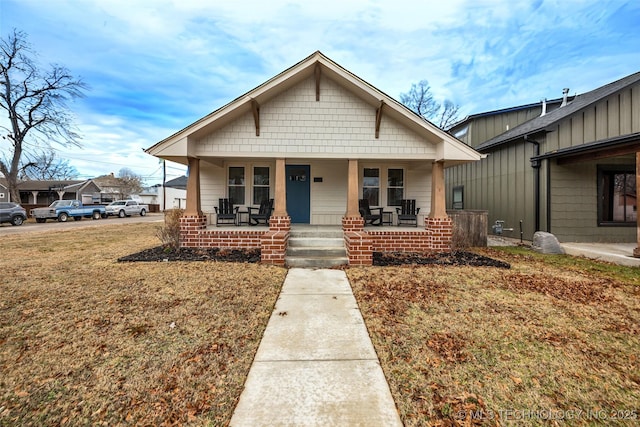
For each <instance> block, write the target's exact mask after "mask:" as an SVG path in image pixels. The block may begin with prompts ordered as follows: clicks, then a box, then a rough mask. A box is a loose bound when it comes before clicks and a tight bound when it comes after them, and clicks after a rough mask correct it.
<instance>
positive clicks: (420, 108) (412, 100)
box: [400, 80, 460, 129]
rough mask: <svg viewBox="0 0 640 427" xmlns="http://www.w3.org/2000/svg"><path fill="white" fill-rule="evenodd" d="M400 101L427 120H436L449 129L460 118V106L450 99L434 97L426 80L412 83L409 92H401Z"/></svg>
mask: <svg viewBox="0 0 640 427" xmlns="http://www.w3.org/2000/svg"><path fill="white" fill-rule="evenodd" d="M400 102H402V103H403V104H404V105H405V107H407V108H409V109H411V110H412V111H413V112H415V113H416V114H418V115H419V116H421V117H422V118H424V119H425V120H429V121H432V122H435V124H437V125H438V126H439V127H441V128H442V129H447V128H448V127H450V126H451V125H453V124H454V123H455V122H457V121H458V120H459V117H458V112H459V111H460V106H459V105H455V104H454V103H453V102H451V101H449V100H448V99H445V100H444V102H442V103H440V102H438V101H437V100H436V99H434V97H433V94H432V93H431V87H430V86H429V82H428V81H426V80H421V81H420V82H419V83H417V84H416V83H414V84H412V85H411V89H409V92H407V93H401V94H400Z"/></svg>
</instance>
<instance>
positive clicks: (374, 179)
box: [362, 168, 380, 206]
mask: <svg viewBox="0 0 640 427" xmlns="http://www.w3.org/2000/svg"><path fill="white" fill-rule="evenodd" d="M362 198H363V199H367V200H369V206H378V205H379V200H380V169H378V168H364V177H363V180H362Z"/></svg>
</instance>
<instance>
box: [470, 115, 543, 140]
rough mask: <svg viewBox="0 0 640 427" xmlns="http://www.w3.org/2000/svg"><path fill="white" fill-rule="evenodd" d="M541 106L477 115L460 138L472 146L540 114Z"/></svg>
mask: <svg viewBox="0 0 640 427" xmlns="http://www.w3.org/2000/svg"><path fill="white" fill-rule="evenodd" d="M541 112H542V107H535V108H528V109H524V110H518V111H512V112H509V113H504V114H495V115H489V116H486V117H479V118H478V119H476V120H474V121H473V122H472V123H471V124H470V125H469V130H468V132H467V135H466V136H465V138H463V139H462V140H463V141H464V142H466V143H467V144H469V145H471V146H472V147H474V148H475V147H476V146H478V145H479V144H481V143H483V142H484V141H488V140H489V139H491V138H493V137H495V136H498V135H500V134H503V133H505V132H506V131H508V130H509V129H513V128H514V127H516V126H518V125H520V124H522V123H524V122H527V121H529V120H531V119H534V118H536V117H538V116H539V115H540V113H541Z"/></svg>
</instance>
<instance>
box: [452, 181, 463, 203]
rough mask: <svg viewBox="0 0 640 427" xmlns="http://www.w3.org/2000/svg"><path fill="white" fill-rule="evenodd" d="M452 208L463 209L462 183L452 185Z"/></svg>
mask: <svg viewBox="0 0 640 427" xmlns="http://www.w3.org/2000/svg"><path fill="white" fill-rule="evenodd" d="M453 209H464V185H458V186H456V187H453Z"/></svg>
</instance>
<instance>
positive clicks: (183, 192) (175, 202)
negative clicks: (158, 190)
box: [160, 175, 187, 209]
mask: <svg viewBox="0 0 640 427" xmlns="http://www.w3.org/2000/svg"><path fill="white" fill-rule="evenodd" d="M164 187H165V190H164V192H165V196H164V197H165V200H166V203H165V204H164V205H161V206H160V209H184V208H185V207H186V206H187V177H186V176H184V175H183V176H180V177H178V178H174V179H172V180H170V181H167V182H166V183H165V185H164Z"/></svg>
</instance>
